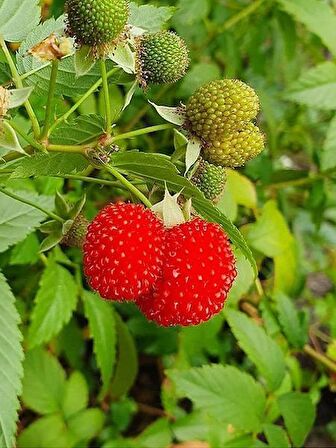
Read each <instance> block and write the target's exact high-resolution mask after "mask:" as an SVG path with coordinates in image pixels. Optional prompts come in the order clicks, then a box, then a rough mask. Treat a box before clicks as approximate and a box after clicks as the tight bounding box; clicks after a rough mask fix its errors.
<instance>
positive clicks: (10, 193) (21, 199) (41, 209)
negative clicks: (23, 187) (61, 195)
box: [0, 187, 64, 224]
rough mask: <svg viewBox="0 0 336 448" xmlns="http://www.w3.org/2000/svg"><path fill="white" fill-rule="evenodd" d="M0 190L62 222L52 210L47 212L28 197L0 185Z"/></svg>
mask: <svg viewBox="0 0 336 448" xmlns="http://www.w3.org/2000/svg"><path fill="white" fill-rule="evenodd" d="M0 192H1V193H3V194H5V195H6V196H9V197H10V198H12V199H15V200H16V201H20V202H22V203H23V204H26V205H29V206H30V207H33V208H36V209H37V210H40V211H41V212H42V213H44V214H45V215H47V216H49V218H51V219H54V220H55V221H58V222H60V223H62V224H63V223H64V219H62V218H61V217H60V216H58V215H56V214H55V213H53V212H49V211H48V210H46V209H45V208H43V207H41V206H40V205H38V204H36V203H35V202H32V201H29V200H28V199H25V198H23V197H22V196H18V195H17V194H15V193H13V192H12V191H9V190H7V189H6V188H4V187H0Z"/></svg>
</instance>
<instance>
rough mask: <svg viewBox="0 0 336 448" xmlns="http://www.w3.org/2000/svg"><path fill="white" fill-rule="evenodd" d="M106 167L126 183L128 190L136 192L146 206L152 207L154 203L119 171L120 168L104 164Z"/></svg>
mask: <svg viewBox="0 0 336 448" xmlns="http://www.w3.org/2000/svg"><path fill="white" fill-rule="evenodd" d="M103 168H104V169H106V170H107V171H108V172H109V173H111V174H112V176H114V177H115V178H116V179H118V180H119V181H120V183H121V184H122V185H124V186H125V187H126V188H127V190H128V191H130V192H131V193H133V194H134V196H136V197H137V198H138V199H140V201H141V202H142V203H143V204H145V205H146V207H148V208H151V207H152V203H151V202H150V201H149V199H148V198H147V197H146V196H145V195H144V194H143V193H141V191H140V190H138V189H137V187H136V186H134V185H133V184H132V183H131V182H130V181H129V180H127V179H126V178H125V177H124V176H123V175H122V174H121V173H119V171H118V170H116V169H115V168H113V167H112V166H111V165H104V166H103Z"/></svg>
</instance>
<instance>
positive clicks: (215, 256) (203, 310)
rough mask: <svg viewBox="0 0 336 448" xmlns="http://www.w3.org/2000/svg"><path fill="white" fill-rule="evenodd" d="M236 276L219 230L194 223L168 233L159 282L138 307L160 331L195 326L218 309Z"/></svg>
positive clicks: (212, 226)
mask: <svg viewBox="0 0 336 448" xmlns="http://www.w3.org/2000/svg"><path fill="white" fill-rule="evenodd" d="M236 275H237V271H236V268H235V259H234V256H233V253H232V250H231V247H230V243H229V241H228V238H227V236H226V235H225V233H224V232H223V230H222V229H221V227H220V226H219V225H217V224H213V223H209V222H206V221H203V220H202V219H199V218H197V219H194V220H193V221H190V222H187V223H184V224H181V225H179V226H176V227H173V228H172V229H168V230H167V233H166V242H165V248H164V265H163V273H162V277H161V278H160V280H159V281H158V282H157V283H156V285H155V287H154V290H153V292H152V293H151V294H149V295H147V296H146V297H144V298H140V299H139V300H138V301H137V303H138V306H139V308H140V310H141V311H142V312H143V313H144V314H145V316H146V317H147V318H148V319H149V320H153V321H155V322H156V323H158V324H160V325H162V326H166V327H168V326H174V325H184V326H188V325H197V324H199V323H201V322H204V321H207V320H209V319H210V318H211V317H212V316H213V315H214V314H217V313H218V312H219V311H220V310H221V309H222V308H223V305H224V302H225V300H226V297H227V293H228V291H229V290H230V288H231V286H232V283H233V281H234V279H235V277H236Z"/></svg>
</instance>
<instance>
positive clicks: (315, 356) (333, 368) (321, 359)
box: [304, 345, 336, 372]
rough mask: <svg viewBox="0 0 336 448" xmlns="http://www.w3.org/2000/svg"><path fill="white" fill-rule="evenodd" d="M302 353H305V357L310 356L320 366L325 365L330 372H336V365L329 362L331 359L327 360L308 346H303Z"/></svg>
mask: <svg viewBox="0 0 336 448" xmlns="http://www.w3.org/2000/svg"><path fill="white" fill-rule="evenodd" d="M304 352H305V353H307V355H309V356H311V357H312V358H313V359H315V360H316V361H319V362H320V363H321V364H323V365H325V366H326V367H327V368H328V369H329V370H331V371H332V372H336V363H334V362H333V361H331V359H329V358H327V357H326V356H325V355H323V354H322V353H319V352H317V351H316V350H314V349H313V348H312V347H311V346H310V345H305V346H304Z"/></svg>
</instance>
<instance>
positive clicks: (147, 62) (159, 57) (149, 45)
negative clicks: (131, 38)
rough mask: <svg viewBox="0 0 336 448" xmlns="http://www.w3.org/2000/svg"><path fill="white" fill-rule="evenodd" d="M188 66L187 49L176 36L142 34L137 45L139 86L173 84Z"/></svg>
mask: <svg viewBox="0 0 336 448" xmlns="http://www.w3.org/2000/svg"><path fill="white" fill-rule="evenodd" d="M188 66H189V56H188V49H187V46H186V44H185V42H184V41H183V39H181V38H180V37H179V36H178V35H177V34H175V33H172V32H170V31H160V32H158V33H154V34H149V33H148V34H144V35H142V36H141V37H139V39H138V43H137V74H138V78H139V81H140V84H142V85H143V86H146V85H147V84H166V83H173V82H176V81H178V80H179V79H180V78H182V77H183V76H184V75H185V73H186V71H187V69H188Z"/></svg>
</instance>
